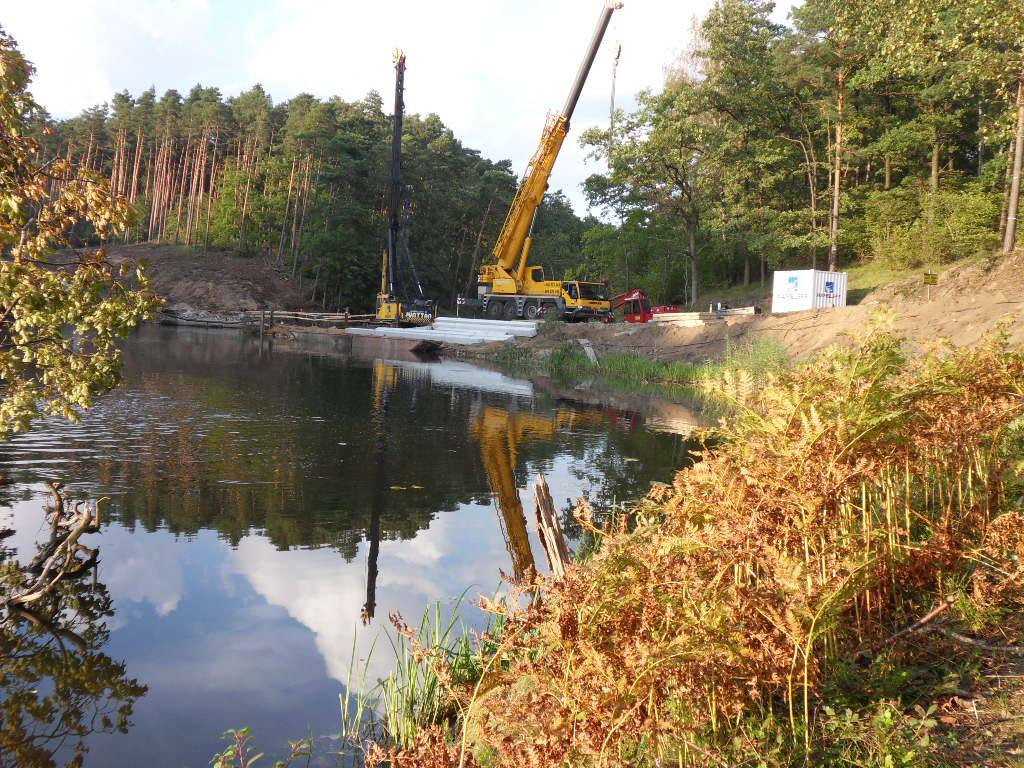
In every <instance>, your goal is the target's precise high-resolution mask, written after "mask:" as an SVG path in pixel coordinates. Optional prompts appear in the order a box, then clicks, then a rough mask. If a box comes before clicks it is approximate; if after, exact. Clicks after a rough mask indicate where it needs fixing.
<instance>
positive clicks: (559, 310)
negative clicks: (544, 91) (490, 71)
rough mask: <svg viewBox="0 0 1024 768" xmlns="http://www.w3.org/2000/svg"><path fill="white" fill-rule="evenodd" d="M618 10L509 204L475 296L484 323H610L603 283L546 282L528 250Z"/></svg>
mask: <svg viewBox="0 0 1024 768" xmlns="http://www.w3.org/2000/svg"><path fill="white" fill-rule="evenodd" d="M621 7H622V3H620V2H612V0H606V3H605V6H604V8H603V9H602V11H601V16H600V18H599V19H598V21H597V29H596V30H595V32H594V37H593V39H592V40H591V42H590V46H589V48H588V49H587V53H586V56H584V58H583V62H582V64H581V65H580V69H579V72H578V73H577V74H576V80H575V81H574V82H573V85H572V89H571V90H570V91H569V98H568V99H566V102H565V106H564V107H563V108H562V111H561V113H560V114H558V115H553V116H550V117H549V118H548V121H547V123H546V124H545V126H544V132H543V133H542V134H541V139H540V146H539V147H538V148H537V151H536V153H535V154H534V156H533V159H531V160H530V164H529V166H528V167H527V169H526V174H525V175H524V177H523V181H522V183H521V184H520V185H519V189H518V191H517V192H516V196H515V199H514V200H513V201H512V207H511V208H510V209H509V212H508V217H507V218H506V219H505V225H504V226H503V227H502V230H501V234H500V235H499V236H498V240H497V242H496V243H495V245H494V252H493V255H494V263H493V264H487V265H485V266H484V267H482V268H481V270H480V274H479V277H478V279H477V284H478V287H477V294H478V297H479V299H480V302H481V306H482V308H483V312H484V315H485V316H486V317H489V318H491V319H495V320H497V319H505V320H513V319H515V318H518V317H525V318H526V319H528V320H532V319H534V318H536V317H537V316H538V315H540V314H542V313H543V315H544V316H545V317H558V318H561V319H564V320H590V319H601V320H606V319H609V318H610V317H611V312H612V311H611V303H610V301H609V293H608V284H607V283H606V282H604V283H599V282H587V281H583V280H545V279H544V268H543V267H540V266H530V247H531V245H532V234H533V225H534V222H535V221H536V219H537V208H538V207H539V206H540V204H541V202H542V201H543V200H544V193H545V191H546V190H547V188H548V179H549V178H550V176H551V171H552V169H553V168H554V165H555V160H556V159H557V158H558V152H559V151H560V150H561V148H562V143H563V142H564V141H565V137H566V134H567V133H568V132H569V119H570V118H571V117H572V113H573V111H574V110H575V109H576V103H577V102H578V101H579V98H580V93H581V91H582V90H583V84H584V83H585V82H586V80H587V75H588V74H590V68H591V66H592V65H593V63H594V58H595V57H596V56H597V51H598V48H600V46H601V40H602V39H603V38H604V33H605V31H606V30H607V29H608V24H609V22H610V21H611V18H612V13H614V12H615V11H616V10H618V9H619V8H621Z"/></svg>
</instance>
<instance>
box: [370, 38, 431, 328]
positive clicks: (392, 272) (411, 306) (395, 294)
mask: <svg viewBox="0 0 1024 768" xmlns="http://www.w3.org/2000/svg"><path fill="white" fill-rule="evenodd" d="M404 90H405V54H404V53H403V52H402V51H395V118H394V125H393V126H392V130H391V195H390V200H389V203H388V247H387V250H386V251H384V257H383V262H382V264H381V270H380V293H378V294H377V315H376V319H377V322H378V323H387V324H390V325H430V323H432V322H434V302H433V300H432V299H428V298H426V297H425V296H424V295H423V287H422V286H421V285H420V281H419V278H418V277H417V276H416V267H415V266H414V265H413V263H412V254H411V253H409V199H408V195H406V194H404V190H403V188H402V116H403V114H404V112H405V101H404V100H403V98H402V96H403V93H404ZM410 294H411V296H410Z"/></svg>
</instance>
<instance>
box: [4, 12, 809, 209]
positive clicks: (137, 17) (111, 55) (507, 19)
mask: <svg viewBox="0 0 1024 768" xmlns="http://www.w3.org/2000/svg"><path fill="white" fill-rule="evenodd" d="M711 3H712V0H625V6H624V7H623V8H622V10H620V11H618V12H616V13H615V15H614V17H613V19H612V23H611V26H610V27H609V29H608V33H607V35H606V36H605V40H604V44H603V46H602V48H601V51H600V53H599V54H598V58H597V60H596V62H595V63H594V68H593V70H592V71H591V74H590V78H589V80H588V81H587V86H586V87H585V88H584V91H583V96H582V98H581V99H580V103H579V106H578V107H577V109H576V114H575V115H574V117H573V120H572V124H571V129H570V131H571V132H570V137H569V140H568V141H567V142H566V144H565V146H564V147H563V149H562V154H561V155H560V157H559V160H558V164H557V165H556V167H555V171H554V173H553V175H552V179H551V184H550V188H551V189H552V190H555V189H562V190H563V191H564V192H565V193H566V194H567V195H568V196H569V199H570V200H571V201H572V203H573V206H574V207H575V208H576V211H577V213H580V214H583V213H585V212H586V202H585V198H584V196H583V194H582V191H581V188H580V185H581V184H582V182H583V180H584V179H586V177H587V176H589V175H590V174H592V173H596V172H600V170H601V167H600V166H598V165H597V164H595V163H594V162H593V161H591V162H589V163H587V162H586V151H585V150H584V149H582V148H581V147H580V146H579V143H578V139H579V136H580V135H581V133H582V132H583V130H585V129H586V128H588V127H590V126H606V125H607V123H608V111H609V105H610V97H611V83H612V62H613V58H614V52H615V49H616V47H617V46H618V45H621V46H622V54H621V59H620V62H619V67H618V75H617V85H616V92H617V95H616V106H618V107H622V108H624V109H627V110H628V109H630V108H631V107H632V106H633V105H634V104H635V101H634V96H635V94H636V93H638V92H639V91H641V90H643V89H651V90H657V89H659V88H660V87H661V85H662V83H663V80H664V76H665V70H666V67H667V66H669V65H671V64H672V63H673V62H674V61H675V60H676V59H677V58H678V56H679V54H680V53H681V52H682V51H684V50H685V49H686V47H687V45H688V43H689V41H690V39H691V35H692V33H691V30H692V29H693V25H694V20H695V19H698V18H700V17H702V16H703V15H704V14H705V13H706V12H707V9H708V8H709V7H710V6H711ZM793 4H794V2H793V0H777V3H776V5H777V7H776V10H775V16H774V18H775V19H776V20H777V21H780V22H784V21H785V20H786V18H787V15H788V12H789V9H790V7H791V6H792V5H793ZM7 5H8V7H6V8H3V9H2V10H0V25H2V26H3V27H4V28H5V29H6V30H7V32H8V33H10V34H11V35H12V36H13V37H14V38H15V40H16V41H17V42H18V44H19V46H20V48H21V50H22V52H23V53H24V54H25V55H26V57H27V58H28V59H29V60H30V61H32V62H33V64H35V66H36V77H35V80H34V83H33V86H32V92H33V94H34V95H35V97H36V100H37V101H38V102H40V103H41V104H42V105H43V106H45V107H46V108H47V109H48V110H49V111H50V113H51V114H52V115H54V116H55V117H71V116H73V115H76V114H78V113H79V112H80V111H81V110H82V109H84V108H86V107H90V106H93V105H95V104H100V103H103V102H106V101H108V100H109V99H110V97H111V95H112V94H113V93H115V92H116V91H121V90H124V89H127V90H128V91H130V92H131V93H132V94H133V95H138V94H139V93H140V92H141V91H143V90H145V89H146V88H148V87H150V86H155V87H156V90H157V93H158V94H159V93H162V92H163V91H165V90H166V89H168V88H176V89H177V90H179V91H181V92H183V93H184V92H187V91H188V89H189V88H191V87H192V86H193V85H195V84H196V83H202V84H203V85H206V86H216V87H219V88H220V89H221V92H222V93H223V94H225V95H226V96H233V95H237V94H238V93H239V92H241V91H243V90H245V89H246V88H249V87H251V86H252V85H253V84H255V83H261V84H262V85H263V87H264V88H265V89H266V90H267V91H268V92H269V93H270V94H271V96H272V97H273V98H274V101H275V103H276V102H280V101H285V100H287V99H290V98H292V97H293V96H295V95H296V94H298V93H302V92H307V93H312V94H313V95H315V96H317V97H320V98H327V97H330V96H332V95H338V96H341V97H342V98H344V99H346V100H349V101H351V100H355V99H359V98H362V97H363V96H364V95H365V94H366V93H367V92H368V91H370V90H371V89H372V90H376V91H378V92H379V93H381V94H384V99H385V104H386V105H388V108H389V109H390V97H389V95H388V94H390V92H392V90H393V88H394V70H393V68H392V51H393V50H394V49H395V48H402V49H403V50H404V51H405V52H406V55H407V59H408V61H407V70H406V98H405V101H406V109H407V111H409V112H413V113H419V114H423V115H425V114H428V113H430V112H435V113H437V114H438V115H439V116H440V117H441V119H442V120H443V121H444V122H445V124H446V125H448V126H449V127H450V128H451V129H452V130H453V131H454V132H455V135H456V136H457V137H458V138H459V139H460V140H461V141H462V142H463V143H464V144H465V145H466V146H468V147H472V148H474V149H477V150H479V151H480V152H481V153H482V154H483V155H484V156H485V157H488V158H490V159H492V160H504V159H508V160H511V161H512V167H513V169H514V170H515V171H516V173H518V174H521V173H522V171H523V169H524V168H525V167H526V164H527V162H528V161H529V159H530V156H531V155H532V154H533V152H534V150H535V149H536V146H537V142H538V139H539V137H540V132H541V129H542V128H543V125H544V120H545V116H546V115H547V113H548V112H549V111H556V110H558V109H560V108H561V106H562V104H563V103H564V101H565V97H566V95H567V93H568V90H569V87H570V85H571V84H572V80H573V77H574V76H575V74H576V70H577V68H578V66H579V63H580V60H581V59H582V57H583V53H584V51H585V49H586V46H587V44H588V43H589V40H590V37H591V35H592V33H593V30H594V24H595V23H596V21H597V17H598V14H599V12H600V10H601V7H602V0H447V2H429V0H387V2H373V1H367V0H362V1H361V2H354V1H353V0H334V1H333V2H330V1H329V0H132V2H125V0H42V2H35V3H31V2H29V3H25V2H19V3H9V4H7Z"/></svg>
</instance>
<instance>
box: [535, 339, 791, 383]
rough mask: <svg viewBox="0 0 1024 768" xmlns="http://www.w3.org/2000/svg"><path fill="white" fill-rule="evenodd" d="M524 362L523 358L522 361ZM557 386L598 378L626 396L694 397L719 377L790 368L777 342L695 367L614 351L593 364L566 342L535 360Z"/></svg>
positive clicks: (728, 350) (756, 376) (738, 347)
mask: <svg viewBox="0 0 1024 768" xmlns="http://www.w3.org/2000/svg"><path fill="white" fill-rule="evenodd" d="M520 362H522V358H520ZM533 364H534V367H540V368H541V369H542V370H543V371H544V372H545V373H547V374H548V375H549V376H551V378H553V379H555V380H556V381H560V382H563V383H566V384H574V383H578V382H580V381H584V380H587V379H594V378H600V379H601V380H602V381H603V382H607V383H609V384H611V385H612V386H614V387H615V388H619V389H623V390H627V391H641V390H644V391H647V390H651V389H655V390H660V391H661V392H662V393H663V394H665V395H667V396H673V397H675V396H684V397H687V396H688V397H692V396H693V395H694V394H695V392H694V388H696V387H697V386H699V385H700V383H701V382H702V381H706V380H708V379H715V378H719V377H720V376H721V375H722V374H724V373H726V372H727V371H732V372H736V371H739V370H743V371H745V372H746V373H748V374H749V375H750V377H751V379H752V381H753V382H754V383H755V384H756V383H760V382H763V381H764V380H765V379H766V378H767V376H768V375H770V374H777V373H780V372H782V371H783V370H785V369H786V368H787V367H788V366H789V359H788V357H787V355H786V353H785V351H784V350H783V348H782V346H781V344H779V342H778V341H776V340H774V339H770V338H768V339H759V340H757V341H753V342H743V343H740V344H735V343H731V342H729V341H727V342H726V347H725V353H724V355H723V356H722V357H721V359H718V360H708V361H706V362H704V363H700V364H694V363H689V362H686V361H684V360H674V361H666V360H653V359H651V358H649V357H644V356H642V355H637V354H633V353H627V352H610V353H607V354H601V355H599V356H598V364H597V365H594V364H593V363H591V362H590V360H589V359H588V358H587V356H586V354H584V352H583V350H582V349H581V348H580V347H579V345H577V344H575V343H573V342H565V343H563V344H561V345H560V346H558V347H556V348H555V349H554V350H553V351H552V352H551V354H550V355H549V356H548V357H547V358H546V359H544V360H543V361H541V362H539V363H537V362H536V361H533Z"/></svg>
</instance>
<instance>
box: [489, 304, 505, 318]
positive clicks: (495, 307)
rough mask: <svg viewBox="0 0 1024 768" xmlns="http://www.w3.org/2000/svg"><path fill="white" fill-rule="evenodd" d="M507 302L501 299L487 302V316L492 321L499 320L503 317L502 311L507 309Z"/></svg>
mask: <svg viewBox="0 0 1024 768" xmlns="http://www.w3.org/2000/svg"><path fill="white" fill-rule="evenodd" d="M504 304H505V302H503V301H501V300H500V299H491V300H490V301H488V302H487V316H488V317H489V318H491V320H497V319H498V318H499V317H501V314H502V311H503V310H504V309H505V306H504Z"/></svg>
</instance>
